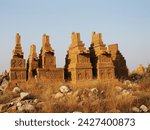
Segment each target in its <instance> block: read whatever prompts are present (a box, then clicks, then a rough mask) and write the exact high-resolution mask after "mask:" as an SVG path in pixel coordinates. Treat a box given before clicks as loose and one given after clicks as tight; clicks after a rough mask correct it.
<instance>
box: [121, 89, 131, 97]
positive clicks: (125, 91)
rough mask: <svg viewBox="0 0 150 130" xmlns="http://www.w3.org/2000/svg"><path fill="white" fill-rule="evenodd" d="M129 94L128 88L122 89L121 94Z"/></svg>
mask: <svg viewBox="0 0 150 130" xmlns="http://www.w3.org/2000/svg"><path fill="white" fill-rule="evenodd" d="M129 94H130V92H129V91H128V90H125V89H124V90H123V91H122V95H124V96H127V95H129Z"/></svg>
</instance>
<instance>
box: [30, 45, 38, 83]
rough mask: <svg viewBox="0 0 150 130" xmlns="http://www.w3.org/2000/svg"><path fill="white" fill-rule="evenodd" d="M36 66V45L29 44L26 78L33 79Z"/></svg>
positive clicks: (35, 74)
mask: <svg viewBox="0 0 150 130" xmlns="http://www.w3.org/2000/svg"><path fill="white" fill-rule="evenodd" d="M37 68H38V57H37V53H36V46H35V45H34V44H32V45H31V46H30V55H29V59H28V63H27V70H28V80H30V79H34V78H35V76H37Z"/></svg>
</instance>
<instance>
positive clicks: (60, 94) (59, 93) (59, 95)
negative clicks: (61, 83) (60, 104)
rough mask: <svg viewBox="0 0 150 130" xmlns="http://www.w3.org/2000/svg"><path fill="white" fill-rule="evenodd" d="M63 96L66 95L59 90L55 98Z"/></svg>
mask: <svg viewBox="0 0 150 130" xmlns="http://www.w3.org/2000/svg"><path fill="white" fill-rule="evenodd" d="M63 96H64V94H63V93H61V92H58V93H56V94H55V96H54V98H56V99H58V98H61V97H63Z"/></svg>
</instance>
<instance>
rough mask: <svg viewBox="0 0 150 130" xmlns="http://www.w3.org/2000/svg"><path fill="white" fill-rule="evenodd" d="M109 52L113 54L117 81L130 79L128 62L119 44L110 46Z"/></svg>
mask: <svg viewBox="0 0 150 130" xmlns="http://www.w3.org/2000/svg"><path fill="white" fill-rule="evenodd" d="M108 50H109V51H110V53H111V58H112V61H113V63H114V67H115V68H114V69H115V77H116V78H117V79H127V78H128V68H127V65H126V60H125V58H124V57H123V55H122V54H121V52H120V51H119V49H118V44H111V45H109V46H108Z"/></svg>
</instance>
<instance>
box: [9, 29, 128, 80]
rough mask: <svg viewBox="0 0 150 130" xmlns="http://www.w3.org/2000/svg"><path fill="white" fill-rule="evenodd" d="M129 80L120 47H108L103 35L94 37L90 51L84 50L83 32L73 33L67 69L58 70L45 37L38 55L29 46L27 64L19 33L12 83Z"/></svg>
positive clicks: (66, 61) (11, 74) (14, 56)
mask: <svg viewBox="0 0 150 130" xmlns="http://www.w3.org/2000/svg"><path fill="white" fill-rule="evenodd" d="M126 78H128V69H127V66H126V61H125V59H124V57H123V56H122V54H121V52H120V51H119V49H118V44H111V45H109V46H108V48H107V47H106V45H105V44H104V43H103V40H102V34H101V33H95V32H93V34H92V42H91V46H90V48H89V50H87V49H86V48H85V47H84V43H83V42H82V41H81V39H80V33H75V32H73V33H72V42H71V45H70V47H69V49H68V51H67V55H66V59H65V67H64V68H56V57H55V54H54V50H53V49H52V47H51V44H50V40H49V36H48V35H46V34H44V35H43V39H42V48H41V51H40V54H39V56H38V55H37V53H36V46H35V45H34V44H32V45H31V46H30V54H29V58H28V61H27V65H26V62H25V59H24V53H23V51H22V47H21V37H20V35H19V34H18V33H17V35H16V46H15V49H14V51H13V57H12V59H11V67H10V80H11V81H12V82H23V81H27V80H33V79H40V80H42V81H50V82H57V81H61V82H63V81H65V80H66V81H72V82H77V81H84V80H91V79H98V80H112V79H126Z"/></svg>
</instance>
